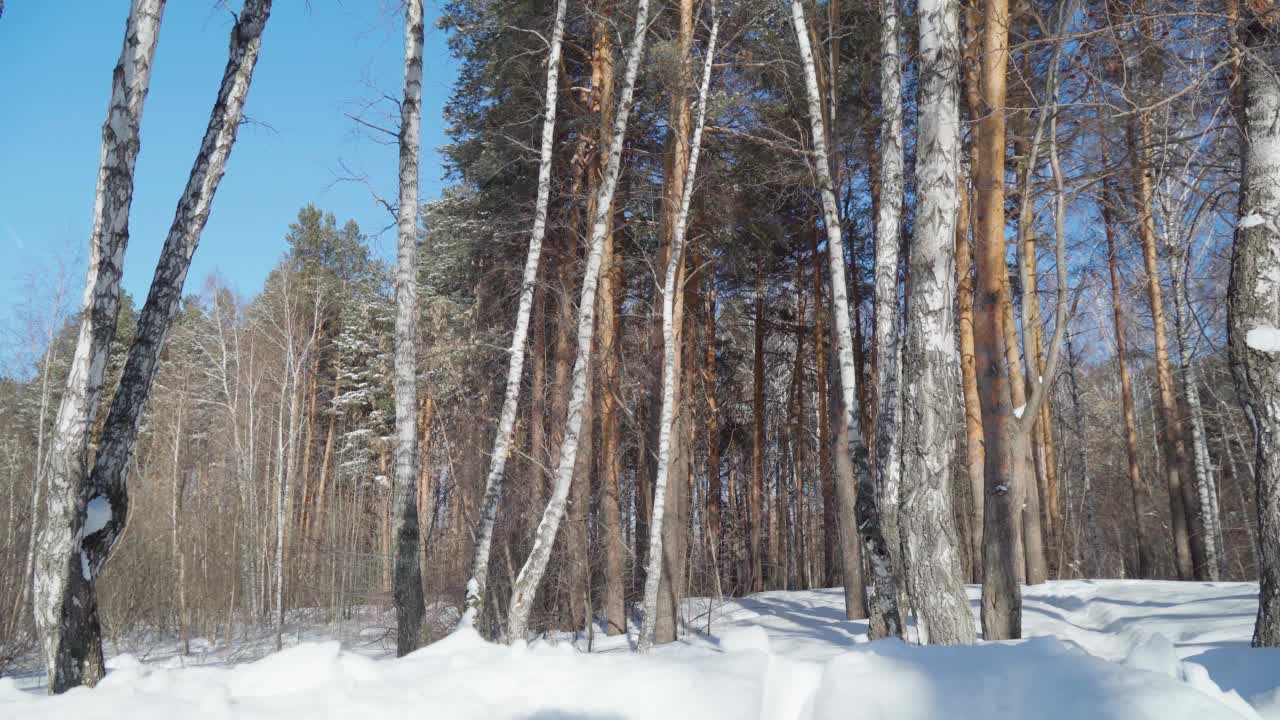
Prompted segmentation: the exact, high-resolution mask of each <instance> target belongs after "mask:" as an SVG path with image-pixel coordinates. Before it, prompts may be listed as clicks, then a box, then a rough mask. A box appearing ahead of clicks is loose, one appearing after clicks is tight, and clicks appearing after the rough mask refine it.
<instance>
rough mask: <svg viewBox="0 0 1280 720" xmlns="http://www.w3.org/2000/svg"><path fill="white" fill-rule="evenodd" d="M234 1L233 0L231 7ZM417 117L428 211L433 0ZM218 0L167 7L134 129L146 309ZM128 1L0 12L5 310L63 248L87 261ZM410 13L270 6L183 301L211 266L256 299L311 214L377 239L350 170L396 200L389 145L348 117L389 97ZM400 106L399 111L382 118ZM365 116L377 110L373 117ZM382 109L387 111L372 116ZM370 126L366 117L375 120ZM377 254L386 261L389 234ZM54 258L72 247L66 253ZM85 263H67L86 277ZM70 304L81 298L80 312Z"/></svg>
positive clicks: (432, 167)
mask: <svg viewBox="0 0 1280 720" xmlns="http://www.w3.org/2000/svg"><path fill="white" fill-rule="evenodd" d="M228 4H229V5H230V6H231V7H238V6H239V2H236V1H235V0H232V2H230V3H228ZM426 4H427V9H426V11H427V23H426V34H427V37H426V46H425V53H424V60H425V62H424V71H425V77H424V83H423V113H422V115H423V117H422V147H423V153H422V171H421V177H422V183H421V191H420V192H421V195H422V198H423V199H424V200H426V199H430V198H434V197H438V196H439V193H440V190H441V187H442V177H441V175H442V172H441V166H440V160H439V156H438V154H437V153H436V148H438V147H440V146H441V145H443V144H444V142H445V136H444V123H443V121H442V119H441V112H442V110H443V107H444V103H445V100H446V99H447V98H448V96H449V90H450V87H451V85H452V83H453V79H454V77H455V74H456V63H455V62H454V60H453V59H452V58H451V57H450V56H449V54H448V51H447V48H446V45H445V36H444V33H443V32H441V31H440V30H437V29H436V27H435V19H436V17H438V14H439V0H427V3H426ZM219 5H220V3H218V2H217V0H169V2H168V7H167V9H166V10H165V15H164V21H163V24H162V25H161V30H160V43H159V46H158V49H157V51H156V59H155V65H154V69H153V73H152V78H151V91H150V94H149V95H148V96H147V102H146V106H145V109H144V113H143V118H142V151H141V154H140V155H139V157H138V166H137V173H136V176H135V180H136V186H135V191H134V198H133V210H132V214H131V217H130V223H129V225H130V241H129V249H128V254H127V257H126V259H125V276H124V285H125V289H126V290H127V291H129V292H130V293H132V294H133V296H134V298H135V300H136V302H137V303H138V304H141V302H142V300H143V298H145V296H146V289H147V287H148V285H149V284H150V281H151V275H152V272H153V271H154V269H155V263H156V258H157V257H158V256H159V253H160V246H161V245H162V244H163V242H164V237H165V234H166V233H167V232H168V229H169V224H170V222H171V221H172V218H173V211H174V208H175V206H176V205H177V201H178V196H179V195H180V194H181V192H182V189H183V187H184V185H185V184H186V179H187V175H188V173H189V172H190V169H191V164H192V161H193V159H194V157H195V153H196V150H197V148H198V146H199V143H200V138H201V137H202V135H203V134H204V130H205V125H206V124H207V122H208V118H209V111H210V109H211V107H212V104H213V100H214V97H215V93H216V92H217V87H218V82H219V80H220V78H221V75H222V70H223V67H224V65H225V64H226V60H227V37H228V33H229V32H230V29H231V25H232V22H233V20H232V18H231V15H230V13H229V12H228V11H227V10H226V9H225V8H219ZM128 12H129V0H9V2H6V3H5V8H4V15H3V17H0V58H2V59H0V315H8V314H10V311H11V310H12V308H14V307H16V306H17V305H19V304H21V302H22V301H23V299H24V295H25V292H26V291H25V290H24V288H23V285H24V280H25V276H26V275H29V274H30V273H29V269H30V268H32V267H39V266H43V265H47V264H48V258H49V256H50V254H51V253H52V252H54V251H55V249H57V248H63V249H66V248H70V249H71V250H72V251H74V252H79V254H80V255H81V256H82V257H87V251H86V250H85V248H87V246H88V239H89V229H90V226H91V222H92V217H91V216H92V211H93V192H94V184H95V181H96V177H97V166H98V156H99V149H100V142H101V127H102V122H103V119H104V118H105V114H106V107H107V98H108V95H109V92H110V83H111V72H112V69H113V68H114V66H115V63H116V60H117V58H118V57H119V54H120V46H121V42H122V39H123V35H124V26H125V19H126V17H127V16H128ZM403 28H404V18H403V14H402V11H401V10H400V9H399V3H398V2H396V1H395V0H276V2H275V4H274V9H273V11H272V15H271V19H270V21H269V22H268V24H267V29H266V33H265V35H264V38H263V46H262V53H261V55H260V56H259V60H258V65H257V69H256V70H255V73H254V77H253V86H252V88H251V90H250V93H249V100H248V103H247V105H246V108H245V114H246V115H247V116H248V117H249V118H251V119H252V120H253V121H255V122H256V123H258V124H251V125H246V126H245V127H242V128H241V130H240V135H239V139H238V141H237V143H236V146H235V149H234V150H233V151H232V154H231V160H230V162H229V163H228V167H227V174H226V176H225V177H224V178H223V180H222V184H221V186H220V188H219V190H218V195H217V197H216V199H215V200H214V204H213V210H212V213H211V214H210V218H209V223H208V226H207V227H206V228H205V231H204V235H203V237H202V239H201V241H200V246H199V248H198V249H197V251H196V256H195V261H194V263H193V265H192V269H191V274H190V275H189V276H188V278H187V286H186V287H187V290H188V291H198V290H199V289H200V287H201V286H202V284H203V281H204V278H205V277H206V276H207V275H208V274H209V273H210V272H214V271H216V272H218V273H220V274H222V275H223V276H224V277H225V278H227V279H228V281H229V282H230V284H231V285H232V286H233V287H235V288H237V289H238V290H240V291H241V292H242V293H244V294H246V295H249V294H252V293H254V292H256V291H257V290H258V289H259V288H260V286H261V284H262V281H263V279H264V278H265V277H266V274H267V273H268V271H270V269H271V267H272V266H273V265H274V264H275V262H276V261H277V260H278V259H279V257H280V254H281V252H282V251H283V249H284V246H285V244H284V234H285V232H286V230H287V228H288V225H289V223H290V221H292V220H293V219H294V217H295V216H296V214H297V211H298V209H299V208H300V207H302V206H303V205H305V204H307V203H315V204H316V205H318V206H320V207H322V208H324V209H326V210H330V211H332V212H333V213H334V214H335V215H337V217H338V220H339V222H342V221H344V220H345V219H347V218H352V219H354V220H356V221H357V222H358V223H359V224H360V226H361V228H362V229H364V230H365V232H366V233H369V234H374V233H377V232H378V231H381V230H382V229H383V228H385V227H386V226H388V225H389V224H390V223H391V222H392V220H393V219H392V218H391V217H390V216H389V215H388V214H387V211H386V210H385V209H383V208H382V207H381V206H380V205H378V204H377V203H376V202H375V201H374V200H373V199H372V195H371V192H370V189H369V188H368V187H365V186H364V185H361V184H358V183H351V182H337V180H338V178H339V176H341V175H342V174H343V173H344V171H343V170H342V166H343V165H344V164H345V165H346V166H347V167H348V168H350V169H351V170H353V171H355V172H357V173H361V174H365V175H367V176H368V179H369V181H370V184H371V186H372V188H373V189H374V190H375V191H376V192H377V193H378V194H379V195H381V196H382V197H385V198H388V199H390V200H392V201H394V199H395V196H396V163H397V151H396V148H395V147H394V145H383V144H379V143H378V142H375V141H374V140H372V139H370V134H369V133H368V132H365V133H360V132H357V130H356V125H355V123H354V122H353V121H352V120H351V119H349V118H348V117H347V113H357V112H359V111H360V110H361V108H362V107H363V106H364V105H365V104H366V103H367V102H368V100H369V99H370V98H376V97H378V96H380V95H381V94H382V93H386V94H388V95H392V96H397V95H399V94H400V92H401V85H402V82H403V69H402V62H403V53H404V45H403V42H404V40H403V38H404V35H403V33H404V29H403ZM392 111H393V112H394V110H392ZM374 112H375V114H376V113H377V112H379V111H378V110H375V111H374ZM380 112H381V113H383V114H384V115H385V113H386V112H387V109H386V107H385V105H384V107H383V108H382V109H381V111H380ZM375 118H376V115H375ZM373 245H374V247H375V248H376V249H377V251H378V252H379V254H381V255H382V256H384V257H390V256H391V255H392V254H393V249H394V246H395V235H394V230H388V231H387V232H384V233H382V235H381V236H380V237H377V238H375V239H374V240H373ZM64 252H65V250H64ZM83 273H84V266H83V264H82V263H81V264H77V265H76V266H75V268H74V275H75V282H76V283H77V284H80V283H82V281H83V277H82V276H83ZM78 303H79V299H78V295H77V297H76V300H75V303H74V304H76V305H77V306H78Z"/></svg>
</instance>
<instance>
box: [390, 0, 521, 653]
mask: <svg viewBox="0 0 1280 720" xmlns="http://www.w3.org/2000/svg"><path fill="white" fill-rule="evenodd" d="M422 41H423V20H422V0H408V2H407V3H405V14H404V101H403V102H401V103H400V207H399V209H398V212H397V218H396V221H397V222H396V225H397V229H396V235H397V238H396V240H397V245H398V248H397V250H398V252H397V254H396V329H395V333H396V337H395V348H396V349H395V393H396V398H395V404H396V468H395V490H394V500H393V506H392V508H391V512H392V514H393V516H394V523H395V524H394V527H393V529H392V537H393V538H394V542H395V554H396V559H395V605H396V655H397V656H399V657H403V656H405V655H408V654H409V653H411V652H413V651H414V650H417V649H418V643H419V627H420V626H421V625H422V616H423V614H424V613H425V612H426V608H425V606H424V603H423V599H422V567H421V565H420V564H419V554H418V536H419V533H420V529H419V527H418V505H417V499H418V356H417V342H418V333H417V325H418V323H417V316H418V284H417V279H418V278H417V275H418V138H419V135H420V134H421V133H420V130H419V118H420V117H421V115H422ZM522 347H523V344H522Z"/></svg>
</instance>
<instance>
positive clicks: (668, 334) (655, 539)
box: [639, 0, 720, 652]
mask: <svg viewBox="0 0 1280 720" xmlns="http://www.w3.org/2000/svg"><path fill="white" fill-rule="evenodd" d="M719 31H720V18H719V16H717V15H716V4H715V0H711V36H710V38H708V40H707V52H706V58H705V60H704V61H703V66H702V84H701V85H700V86H699V88H698V108H697V118H696V119H695V120H694V126H693V139H692V140H691V141H690V143H689V164H688V169H687V171H686V173H685V178H684V191H683V194H682V195H681V199H680V213H679V215H677V216H676V226H675V229H674V231H673V232H672V234H671V248H670V251H671V255H670V257H669V258H668V260H667V272H666V278H665V279H664V281H663V284H662V414H661V415H660V416H659V420H658V422H660V423H661V425H659V427H658V474H657V476H656V477H655V479H654V485H653V519H652V521H651V523H650V525H649V555H648V557H649V569H648V570H647V571H646V572H645V580H644V625H642V626H641V629H640V639H639V649H640V652H648V651H649V648H651V647H652V646H653V641H654V628H655V627H656V626H657V623H656V622H655V621H656V619H657V615H658V585H659V583H660V580H661V579H662V569H663V568H662V566H663V564H664V563H663V561H662V558H663V554H662V539H663V538H662V534H663V533H662V522H663V517H664V514H665V511H666V506H665V505H666V495H667V476H668V474H669V473H670V470H671V431H672V425H673V424H674V418H675V400H676V353H677V352H678V350H679V349H678V348H677V347H676V327H675V294H676V293H677V292H679V291H680V288H677V287H676V277H677V276H678V275H679V274H680V273H679V268H680V266H681V265H682V261H681V253H682V252H683V251H684V236H685V230H686V229H687V228H688V226H689V205H690V200H691V199H692V198H693V181H694V178H695V176H696V175H697V172H698V155H699V154H700V151H701V149H702V128H703V125H704V124H705V122H706V118H707V97H708V90H709V89H710V85H711V66H712V65H711V64H712V61H713V60H715V54H716V35H717V34H718V33H719ZM678 531H679V532H684V528H679V529H678ZM679 581H680V578H669V579H668V582H670V583H672V584H674V583H677V582H679Z"/></svg>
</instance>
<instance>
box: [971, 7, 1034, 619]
mask: <svg viewBox="0 0 1280 720" xmlns="http://www.w3.org/2000/svg"><path fill="white" fill-rule="evenodd" d="M983 8H984V12H983V16H984V18H983V20H984V23H983V29H982V48H981V52H980V56H981V71H980V74H981V77H980V82H981V91H982V92H981V96H982V101H983V103H982V106H981V107H980V108H979V109H977V110H975V112H976V113H978V114H979V116H980V117H981V120H980V121H979V123H978V140H977V142H976V143H975V146H976V147H977V150H976V152H975V160H974V162H975V164H976V165H977V172H976V178H975V182H974V194H975V196H976V198H975V202H974V204H973V214H974V230H973V242H974V286H975V294H974V355H975V360H976V363H977V371H978V391H979V395H980V401H981V405H982V427H983V440H984V448H985V454H984V464H983V476H984V478H985V483H984V487H985V498H984V502H983V526H982V555H983V560H982V636H983V638H984V639H986V640H1009V639H1015V638H1018V637H1021V635H1022V594H1021V589H1020V587H1019V582H1018V581H1019V577H1020V575H1021V574H1022V573H1021V570H1020V565H1021V563H1022V558H1023V553H1022V537H1021V532H1020V527H1019V526H1020V523H1019V522H1018V513H1019V511H1020V506H1021V498H1020V496H1019V493H1018V486H1017V482H1018V477H1017V476H1016V474H1015V455H1016V453H1017V446H1016V444H1015V440H1016V428H1015V424H1014V415H1013V406H1012V405H1011V404H1010V383H1009V368H1008V365H1007V364H1006V362H1005V356H1004V346H1003V340H1004V328H1003V317H1002V313H1001V307H1000V300H1001V296H1002V294H1003V293H1004V292H1005V284H1006V282H1007V276H1008V268H1007V266H1006V264H1005V240H1004V225H1005V220H1004V218H1005V208H1004V204H1005V197H1004V195H1005V193H1004V175H1005V117H1004V111H1005V78H1006V69H1007V67H1008V64H1009V3H1008V0H983Z"/></svg>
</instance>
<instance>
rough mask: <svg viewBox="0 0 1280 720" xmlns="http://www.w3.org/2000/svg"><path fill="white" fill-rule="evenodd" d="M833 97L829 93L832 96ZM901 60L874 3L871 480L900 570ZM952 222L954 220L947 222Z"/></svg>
mask: <svg viewBox="0 0 1280 720" xmlns="http://www.w3.org/2000/svg"><path fill="white" fill-rule="evenodd" d="M832 94H833V95H834V94H835V93H834V91H833V92H832ZM902 132H903V131H902V61H901V59H900V57H899V52H898V7H897V0H880V213H879V215H878V216H877V217H876V259H875V318H876V327H875V346H876V348H877V352H878V356H877V357H878V358H879V360H878V363H877V376H876V379H875V382H876V398H877V407H876V480H877V483H878V486H879V487H878V490H879V492H880V501H881V503H882V506H881V517H882V518H883V522H884V539H885V542H886V543H888V544H889V552H890V555H891V556H892V557H893V558H894V560H895V561H898V563H899V564H898V565H897V567H898V570H899V572H901V571H902V569H903V568H902V565H901V561H902V555H901V552H900V548H901V544H900V542H901V541H900V537H899V533H898V522H899V520H898V496H899V492H900V490H899V488H900V486H901V478H902V446H901V444H900V443H899V439H898V433H899V428H901V427H902V398H901V397H900V396H899V394H898V368H899V366H900V365H901V362H902V343H901V341H900V339H899V334H898V322H899V318H898V260H899V258H898V255H899V253H898V246H899V242H900V240H901V238H900V236H899V233H900V221H901V218H902V201H903V193H904V192H905V188H904V180H903V164H904V161H903V147H902V145H903V138H902ZM953 223H954V221H953Z"/></svg>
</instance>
